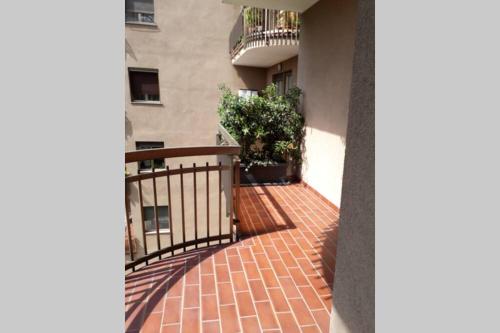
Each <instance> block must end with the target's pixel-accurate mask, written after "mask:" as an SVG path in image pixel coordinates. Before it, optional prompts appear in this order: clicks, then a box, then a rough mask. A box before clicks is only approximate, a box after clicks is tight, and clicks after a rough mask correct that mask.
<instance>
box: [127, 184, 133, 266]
mask: <svg viewBox="0 0 500 333" xmlns="http://www.w3.org/2000/svg"><path fill="white" fill-rule="evenodd" d="M125 218H126V219H127V235H128V249H129V252H130V260H131V261H134V248H133V246H132V231H131V230H130V228H131V226H130V224H131V223H130V202H129V200H128V186H127V184H125ZM132 271H134V272H135V266H134V267H132Z"/></svg>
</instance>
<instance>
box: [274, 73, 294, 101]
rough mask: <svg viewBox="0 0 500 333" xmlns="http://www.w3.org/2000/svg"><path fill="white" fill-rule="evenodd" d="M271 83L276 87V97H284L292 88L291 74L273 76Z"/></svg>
mask: <svg viewBox="0 0 500 333" xmlns="http://www.w3.org/2000/svg"><path fill="white" fill-rule="evenodd" d="M273 83H274V84H275V85H276V92H277V93H278V95H285V94H286V93H287V92H288V90H290V88H292V87H293V86H294V84H293V76H292V72H291V71H289V72H284V73H278V74H275V75H273Z"/></svg>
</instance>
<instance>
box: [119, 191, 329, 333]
mask: <svg viewBox="0 0 500 333" xmlns="http://www.w3.org/2000/svg"><path fill="white" fill-rule="evenodd" d="M338 218H339V216H338V213H337V211H336V210H335V209H333V208H332V207H330V206H329V205H327V204H325V203H324V202H323V201H322V200H321V198H319V197H318V196H316V194H315V193H314V192H312V191H311V190H309V189H308V188H306V187H304V186H302V185H300V184H295V185H289V186H262V187H243V188H241V222H240V223H241V230H242V232H243V233H244V235H245V237H244V240H242V241H240V242H235V243H233V244H223V245H216V246H210V247H205V248H203V249H198V250H192V251H190V252H187V253H184V254H182V255H179V256H175V257H171V258H165V259H163V260H160V261H157V262H156V263H152V264H150V266H148V267H145V268H142V269H139V270H138V271H136V272H134V273H131V274H129V275H127V276H126V279H125V296H126V298H125V317H126V331H127V332H130V333H132V332H135V333H139V332H140V333H147V332H154V333H160V332H189V333H197V332H223V333H226V332H235V333H236V332H262V331H265V330H269V332H271V331H272V330H274V331H276V332H300V331H302V332H322V333H327V332H328V330H329V323H330V312H331V309H332V285H333V277H334V270H335V255H336V243H337V232H338Z"/></svg>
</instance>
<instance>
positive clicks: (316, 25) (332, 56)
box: [298, 0, 356, 206]
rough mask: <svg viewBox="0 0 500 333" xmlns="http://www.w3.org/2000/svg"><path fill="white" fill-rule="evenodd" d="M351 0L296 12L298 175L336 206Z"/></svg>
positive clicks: (350, 43) (342, 147)
mask: <svg viewBox="0 0 500 333" xmlns="http://www.w3.org/2000/svg"><path fill="white" fill-rule="evenodd" d="M355 18H356V1H354V0H320V1H319V2H318V3H316V4H315V5H314V6H312V7H311V8H309V9H308V10H307V11H306V12H304V13H303V15H302V25H301V32H300V34H301V35H300V45H299V57H298V86H299V87H300V88H301V89H302V90H303V92H304V95H303V103H302V112H303V113H304V115H305V119H306V136H305V152H304V162H303V165H302V172H303V174H302V178H303V180H304V181H305V182H307V183H308V184H309V185H311V186H312V187H313V188H315V189H316V190H317V191H318V192H320V193H321V194H322V195H324V196H325V197H326V198H327V199H328V200H330V201H331V202H333V203H334V204H335V205H337V206H340V197H341V188H342V174H343V165H344V151H345V137H346V128H347V114H348V109H349V99H350V87H351V75H352V56H353V47H354V35H355V34H354V30H355V21H356V20H355Z"/></svg>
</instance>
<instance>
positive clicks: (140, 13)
mask: <svg viewBox="0 0 500 333" xmlns="http://www.w3.org/2000/svg"><path fill="white" fill-rule="evenodd" d="M125 22H126V23H151V24H154V22H155V11H154V4H153V0H125Z"/></svg>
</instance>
